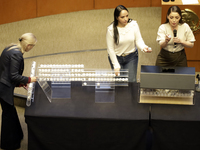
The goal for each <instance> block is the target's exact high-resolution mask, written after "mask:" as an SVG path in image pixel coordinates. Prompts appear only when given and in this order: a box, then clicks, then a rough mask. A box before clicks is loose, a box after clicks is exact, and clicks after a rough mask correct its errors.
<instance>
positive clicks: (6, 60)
mask: <svg viewBox="0 0 200 150" xmlns="http://www.w3.org/2000/svg"><path fill="white" fill-rule="evenodd" d="M9 48H10V47H7V48H5V49H4V50H3V52H2V54H1V57H0V97H1V99H3V100H4V101H6V102H7V103H9V104H11V105H13V104H14V102H13V92H14V88H15V87H16V86H17V85H19V84H27V83H28V79H29V78H28V77H25V76H22V73H23V71H24V58H23V54H22V52H21V51H20V50H19V49H18V48H13V49H12V48H11V49H9ZM8 49H9V50H8Z"/></svg>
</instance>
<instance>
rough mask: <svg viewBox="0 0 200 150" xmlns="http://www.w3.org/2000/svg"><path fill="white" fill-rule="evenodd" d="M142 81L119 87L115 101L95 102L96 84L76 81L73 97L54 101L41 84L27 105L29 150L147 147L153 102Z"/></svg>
mask: <svg viewBox="0 0 200 150" xmlns="http://www.w3.org/2000/svg"><path fill="white" fill-rule="evenodd" d="M138 98H139V95H138V84H136V83H130V84H129V86H127V87H116V88H115V103H95V89H94V87H83V86H81V83H79V82H72V85H71V99H54V100H52V102H51V103H50V102H49V101H48V99H47V98H46V96H45V94H44V92H43V91H42V89H41V88H40V86H39V85H38V84H36V88H35V99H34V102H33V103H32V104H31V106H30V107H26V110H25V119H26V123H27V125H28V149H29V150H36V149H37V150H51V149H52V150H55V149H59V150H82V149H83V150H85V149H87V150H123V149H125V150H133V149H134V150H140V149H141V150H144V149H145V148H146V134H145V133H146V130H147V129H148V127H149V105H147V104H138Z"/></svg>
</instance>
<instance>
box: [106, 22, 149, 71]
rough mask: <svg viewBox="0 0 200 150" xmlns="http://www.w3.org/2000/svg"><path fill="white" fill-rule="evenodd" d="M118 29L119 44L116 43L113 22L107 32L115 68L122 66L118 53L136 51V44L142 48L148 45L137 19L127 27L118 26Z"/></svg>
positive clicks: (108, 49) (108, 47) (109, 52)
mask: <svg viewBox="0 0 200 150" xmlns="http://www.w3.org/2000/svg"><path fill="white" fill-rule="evenodd" d="M117 29H118V32H119V44H118V45H116V44H115V43H114V33H113V30H114V29H113V23H112V24H111V25H110V26H108V28H107V34H106V42H107V51H108V54H109V56H110V59H111V61H112V64H113V66H114V68H120V64H119V62H118V60H117V57H116V55H117V56H121V55H122V54H130V53H133V52H135V51H136V46H137V47H138V48H139V49H140V50H143V49H144V48H145V46H146V45H145V43H144V41H143V39H142V36H141V33H140V29H139V26H138V24H137V22H136V21H134V20H132V21H131V22H130V23H128V24H127V25H126V26H125V27H117Z"/></svg>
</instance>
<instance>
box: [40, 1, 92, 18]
mask: <svg viewBox="0 0 200 150" xmlns="http://www.w3.org/2000/svg"><path fill="white" fill-rule="evenodd" d="M93 7H94V1H93V0H48V1H47V0H37V8H38V9H37V16H38V17H41V16H47V15H53V14H61V13H67V12H74V11H81V10H91V9H93Z"/></svg>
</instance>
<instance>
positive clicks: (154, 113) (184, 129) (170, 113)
mask: <svg viewBox="0 0 200 150" xmlns="http://www.w3.org/2000/svg"><path fill="white" fill-rule="evenodd" d="M194 99H195V105H193V106H187V105H152V106H151V108H152V109H151V127H152V130H153V141H154V142H153V148H152V150H179V149H181V150H189V149H191V150H199V147H200V142H199V141H200V93H198V92H196V93H195V96H194Z"/></svg>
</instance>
